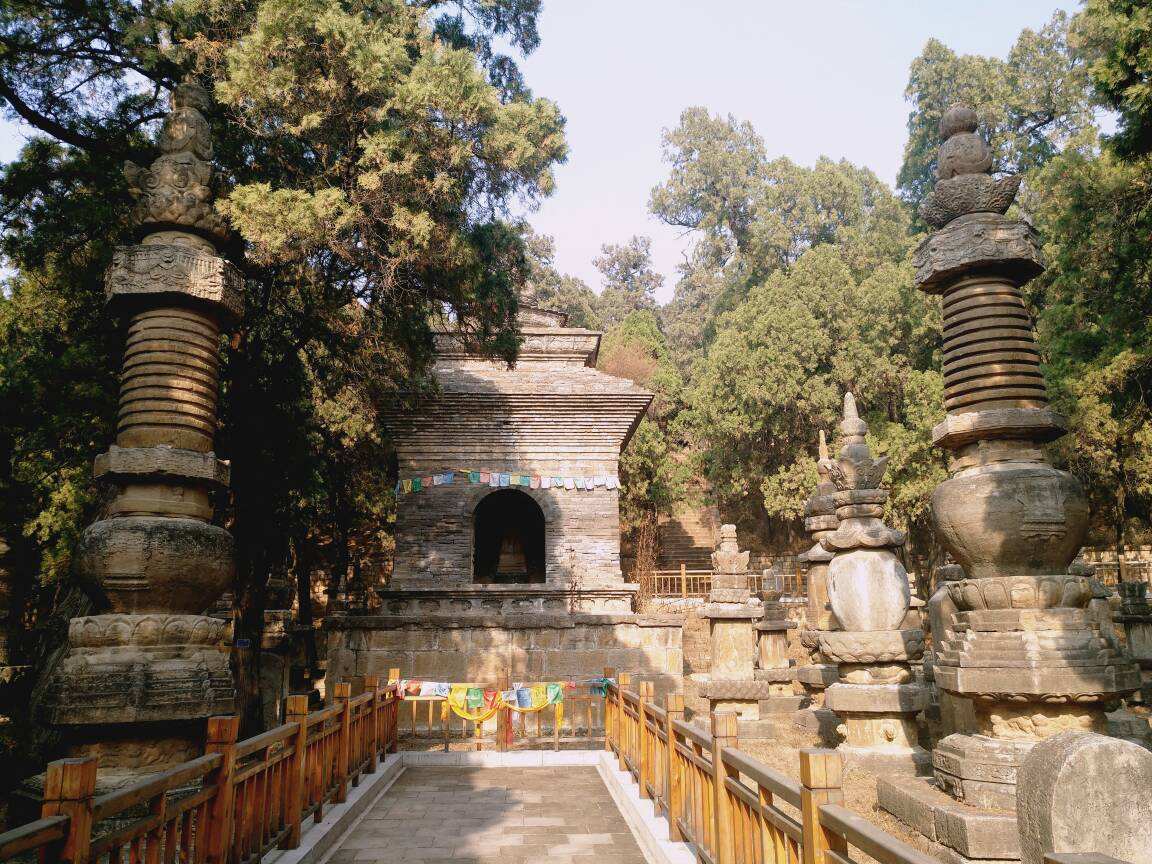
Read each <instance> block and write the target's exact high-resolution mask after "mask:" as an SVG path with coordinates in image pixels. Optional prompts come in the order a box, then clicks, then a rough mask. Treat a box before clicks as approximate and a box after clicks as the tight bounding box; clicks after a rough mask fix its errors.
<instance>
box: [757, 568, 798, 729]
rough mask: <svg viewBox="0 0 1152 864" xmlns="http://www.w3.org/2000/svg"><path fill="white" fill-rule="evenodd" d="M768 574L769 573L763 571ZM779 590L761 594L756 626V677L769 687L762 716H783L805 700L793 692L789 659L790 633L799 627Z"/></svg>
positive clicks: (792, 673)
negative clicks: (791, 619) (785, 605)
mask: <svg viewBox="0 0 1152 864" xmlns="http://www.w3.org/2000/svg"><path fill="white" fill-rule="evenodd" d="M764 572H765V574H766V575H767V573H768V571H767V570H765V571H764ZM782 594H783V592H782V591H780V590H779V589H772V590H764V591H761V592H760V601H761V602H762V603H763V604H764V605H763V606H762V607H761V608H762V610H763V611H762V615H761V618H760V620H759V621H758V622H757V623H756V669H755V672H754V673H753V674H754V677H755V679H756V680H757V681H760V682H762V683H764V684H767V685H768V696H767V697H765V698H763V699H761V700H760V714H761V716H764V715H780V714H786V713H791V712H793V711H795V710H796V709H797V708H799V707H800V703H801V699H802V697H800V696H797V695H796V694H795V692H794V690H793V687H792V682H793V681H794V680H795V679H796V671H795V670H794V669H793V668H792V661H791V660H790V659H789V657H788V631H789V630H793V629H795V627H796V622H795V621H789V620H788V611H787V610H786V609H785V608H784V605H783V604H782V603H781V602H780V597H781V596H782Z"/></svg>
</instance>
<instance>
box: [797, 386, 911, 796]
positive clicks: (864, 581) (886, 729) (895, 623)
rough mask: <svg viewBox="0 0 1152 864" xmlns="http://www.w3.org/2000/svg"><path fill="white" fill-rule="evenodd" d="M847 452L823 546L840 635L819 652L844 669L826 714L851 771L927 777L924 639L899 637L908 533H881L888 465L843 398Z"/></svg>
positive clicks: (839, 462)
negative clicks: (916, 678) (901, 554)
mask: <svg viewBox="0 0 1152 864" xmlns="http://www.w3.org/2000/svg"><path fill="white" fill-rule="evenodd" d="M840 432H841V433H842V435H843V441H844V443H843V446H842V447H841V448H840V454H839V458H837V459H836V461H835V462H834V463H832V466H831V475H832V480H833V482H834V483H835V485H836V489H837V491H836V493H835V495H834V496H833V500H834V502H835V504H836V515H837V517H839V519H840V524H839V526H838V527H837V528H836V530H835V531H833V532H831V533H829V534H828V535H827V536H825V537H823V538H822V539H821V540H820V544H821V546H823V547H824V549H825V550H827V551H828V552H832V553H834V555H835V557H834V558H833V559H832V560H831V561H830V562H829V563H828V601H829V603H830V604H831V605H832V611H833V612H834V613H835V615H836V620H837V621H838V622H839V624H840V628H841V629H839V630H834V631H831V630H830V631H823V632H821V633H820V637H819V638H820V653H821V655H822V656H823V657H825V658H827V659H828V660H830V661H832V662H834V663H837V664H838V676H839V680H838V681H837V682H836V683H835V684H833V685H832V686H831V687H829V688H828V692H827V694H826V695H825V705H826V707H828V708H829V709H831V710H832V711H834V712H835V713H836V714H837V716H839V717H840V718H841V719H842V720H843V725H842V727H841V734H842V735H843V736H844V741H843V743H841V745H840V748H839V749H840V752H841V753H842V754H843V755H844V757H845V761H847V762H848V763H849V764H857V765H860V766H862V767H865V768H867V769H869V770H873V771H879V772H885V773H887V772H899V773H910V774H916V773H921V772H922V771H924V770H926V769H927V766H928V762H929V757H928V753H927V751H925V750H924V749H923V748H922V747H920V746H919V745H918V744H917V743H916V741H917V736H918V733H917V727H916V715H917V714H918V713H919V712H921V711H923V710H924V708H925V707H927V701H928V700H927V696H928V694H927V691H926V690H925V688H924V687H923V685H921V684H919V683H915V682H913V680H912V669H911V666H910V663H911V662H913V661H916V660H919V659H920V658H921V657H922V656H923V654H924V632H923V631H922V630H905V629H901V628H902V626H903V623H904V620H905V617H906V616H907V614H908V609H909V606H910V603H911V594H910V592H909V588H908V573H907V571H906V570H905V569H904V566H903V565H902V564H901V563H900V559H899V558H897V557H896V554H895V552H894V550H895V549H899V548H900V547H901V546H903V545H904V532H902V531H897V530H895V529H893V528H889V527H888V526H887V525H885V524H884V521H883V518H882V517H883V515H884V504H885V502H886V501H887V500H888V493H887V491H886V490H883V489H881V488H880V482H881V480H882V478H883V477H884V471H885V468H886V467H887V463H888V458H887V457H882V458H880V459H873V458H872V453H871V451H870V450H869V448H868V443H867V442H866V441H865V439H864V436H865V435H866V434H867V433H868V426H867V424H866V423H865V422H864V421H863V420H862V419H860V416H859V414H858V413H857V411H856V400H855V399H854V398H853V396H852V394H851V393H848V394H846V395H845V396H844V420H843V421H842V422H841V423H840Z"/></svg>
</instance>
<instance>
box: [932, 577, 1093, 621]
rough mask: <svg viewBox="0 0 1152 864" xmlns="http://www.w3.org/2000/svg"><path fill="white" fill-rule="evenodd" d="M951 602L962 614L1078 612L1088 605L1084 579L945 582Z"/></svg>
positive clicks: (1089, 591) (1088, 588) (1089, 590)
mask: <svg viewBox="0 0 1152 864" xmlns="http://www.w3.org/2000/svg"><path fill="white" fill-rule="evenodd" d="M947 588H948V593H949V595H951V597H952V602H954V603H955V604H956V606H957V607H958V608H959V609H960V610H961V611H964V612H969V611H974V610H981V609H1055V608H1061V609H1079V608H1083V607H1084V606H1087V605H1088V601H1089V600H1090V599H1091V597H1092V585H1091V581H1090V580H1089V579H1088V577H1087V576H1075V575H1072V574H1053V575H1051V576H997V577H990V578H984V579H961V580H960V581H958V582H950V583H948V586H947Z"/></svg>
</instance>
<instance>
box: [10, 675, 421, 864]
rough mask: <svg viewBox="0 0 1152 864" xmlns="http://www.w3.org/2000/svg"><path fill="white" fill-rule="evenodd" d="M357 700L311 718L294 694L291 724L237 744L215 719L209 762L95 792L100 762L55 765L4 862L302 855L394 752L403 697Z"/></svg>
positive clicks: (209, 863)
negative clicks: (306, 843) (330, 808)
mask: <svg viewBox="0 0 1152 864" xmlns="http://www.w3.org/2000/svg"><path fill="white" fill-rule="evenodd" d="M364 683H365V692H364V693H362V694H361V695H359V696H357V697H355V698H352V697H351V695H350V686H349V685H348V684H337V685H336V688H335V700H334V702H333V704H332V705H329V706H327V707H325V708H322V709H321V710H319V711H314V712H311V713H309V711H308V699H307V697H305V696H290V697H288V713H287V720H288V722H286V723H285V724H284V725H282V726H277V727H276V728H275V729H269V730H268V731H267V732H263V733H261V734H260V735H256V736H255V737H253V738H248V739H246V740H244V741H237V740H236V734H237V732H238V730H239V728H240V721H239V718H236V717H212V718H209V720H208V735H207V741H206V746H205V752H204V755H203V756H200V757H198V758H196V759H192V760H191V761H189V762H184V763H182V764H180V765H177V766H175V767H174V768H170V769H168V770H167V771H163V772H160V773H158V774H154V775H151V776H149V777H146V778H144V779H142V780H140V781H139V782H137V783H133V784H131V785H129V786H124V787H122V788H120V789H115V790H113V791H111V792H107V793H105V794H102V795H97V794H96V769H97V760H96V759H95V758H94V757H88V758H83V759H60V760H57V761H55V762H52V763H50V764H49V765H48V772H47V775H46V777H45V784H44V803H43V808H42V814H41V817H42V818H40V819H38V820H36V821H34V822H30V823H29V824H27V825H22V826H20V827H18V828H14V829H13V830H11V831H7V832H5V833H3V834H0V861H7V860H9V859H12V858H16V857H18V856H26V855H28V854H29V853H32V852H35V853H38V855H39V859H40V862H41V864H55V862H62V864H65V862H66V864H255V862H257V861H259V860H260V859H261V858H262V857H263V856H264V855H265V854H267V853H268V852H270V851H271V850H272V849H275V848H281V849H294V848H296V847H297V846H298V845H299V844H300V836H301V833H302V830H301V825H302V823H303V821H304V820H305V819H307V818H308V817H309V816H311V817H312V818H313V819H314V820H315V821H317V822H319V821H320V820H321V818H323V812H324V806H325V804H327V803H328V802H334V803H339V802H341V801H343V800H344V799H345V796H346V795H347V792H348V786H349V784H352V785H356V784H357V783H358V782H359V780H360V777H361V775H363V774H366V773H368V774H370V773H373V772H374V771H375V770H376V767H377V763H378V761H379V758H380V756H381V755H382V754H385V753H394V752H396V750H397V730H398V726H397V722H396V721H397V717H396V712H397V708H398V706H399V694H398V693H397V691H396V686H395V685H388V686H385V687H381V686H380V683H379V681H378V680H377V679H374V678H366V679H365V682H364Z"/></svg>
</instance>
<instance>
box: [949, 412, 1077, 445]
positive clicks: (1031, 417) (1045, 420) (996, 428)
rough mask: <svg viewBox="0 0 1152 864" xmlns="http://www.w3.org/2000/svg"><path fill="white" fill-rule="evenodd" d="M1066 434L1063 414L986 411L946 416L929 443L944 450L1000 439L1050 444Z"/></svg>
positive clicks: (1066, 424) (1066, 422)
mask: <svg viewBox="0 0 1152 864" xmlns="http://www.w3.org/2000/svg"><path fill="white" fill-rule="evenodd" d="M1067 430H1068V421H1067V420H1066V419H1065V417H1064V415H1063V414H1058V413H1057V412H1055V411H1053V410H1052V409H1051V408H988V409H984V410H981V411H966V412H964V413H963V414H949V415H948V416H947V417H945V418H944V419H943V420H942V421H940V423H938V424H936V426H934V427H933V429H932V443H933V444H935V445H936V446H937V447H943V448H944V449H945V450H959V449H960V448H961V447H964V446H965V445H967V444H977V443H979V442H984V441H998V440H1001V439H1009V440H1013V439H1019V438H1027V439H1028V440H1030V441H1038V442H1043V441H1050V440H1055V439H1056V438H1059V437H1061V436H1062V435H1063V434H1064V433H1065V432H1066V431H1067Z"/></svg>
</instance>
